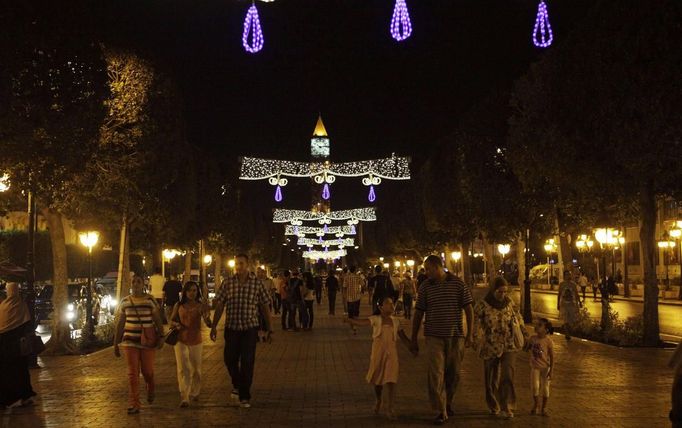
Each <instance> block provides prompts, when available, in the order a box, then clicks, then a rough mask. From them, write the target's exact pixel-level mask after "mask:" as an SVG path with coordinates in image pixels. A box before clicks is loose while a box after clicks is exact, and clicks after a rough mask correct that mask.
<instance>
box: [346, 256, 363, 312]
mask: <svg viewBox="0 0 682 428" xmlns="http://www.w3.org/2000/svg"><path fill="white" fill-rule="evenodd" d="M349 270H350V273H348V274H347V275H346V276H345V277H344V278H343V286H344V288H345V289H346V296H347V301H348V318H357V317H359V316H360V298H361V297H362V294H361V293H362V286H363V284H364V282H365V281H364V280H363V279H362V277H361V276H360V275H358V274H357V273H356V271H357V268H356V267H355V266H351V267H350V268H349Z"/></svg>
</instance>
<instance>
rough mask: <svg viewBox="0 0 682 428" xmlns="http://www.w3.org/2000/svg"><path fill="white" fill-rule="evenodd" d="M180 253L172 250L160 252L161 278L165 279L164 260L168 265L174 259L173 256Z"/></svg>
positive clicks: (167, 249)
mask: <svg viewBox="0 0 682 428" xmlns="http://www.w3.org/2000/svg"><path fill="white" fill-rule="evenodd" d="M179 254H180V251H178V250H174V249H169V248H166V249H165V250H163V251H162V252H161V258H162V260H161V276H163V277H164V278H165V277H166V260H168V263H170V261H171V260H173V259H174V258H175V256H177V255H179Z"/></svg>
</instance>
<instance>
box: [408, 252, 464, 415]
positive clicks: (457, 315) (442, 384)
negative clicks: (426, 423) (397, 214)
mask: <svg viewBox="0 0 682 428" xmlns="http://www.w3.org/2000/svg"><path fill="white" fill-rule="evenodd" d="M424 267H425V269H426V270H425V272H426V275H428V280H427V281H424V282H423V283H422V284H421V285H420V286H419V294H418V296H417V304H416V306H415V311H414V319H413V320H412V345H411V347H410V350H411V351H412V353H413V354H415V355H416V354H417V353H418V352H419V343H418V340H417V338H418V337H419V329H420V328H421V324H422V319H423V318H424V315H425V314H426V319H425V321H424V336H425V337H426V355H427V359H428V390H429V400H430V402H431V407H432V408H433V410H434V411H436V412H438V413H437V416H436V418H435V420H434V423H435V424H437V425H442V424H443V423H445V422H446V421H447V420H448V417H450V416H453V415H454V397H455V391H456V390H457V385H458V383H459V373H460V369H461V367H462V358H463V357H464V347H465V346H469V345H470V344H471V341H472V337H473V332H472V329H468V331H467V336H466V339H465V338H464V325H463V322H462V312H464V315H465V316H466V321H467V326H470V325H472V320H473V307H472V304H473V298H472V296H471V291H470V290H469V287H467V286H466V285H465V284H464V282H462V280H461V279H459V278H458V277H456V276H455V275H453V274H451V273H449V272H445V270H444V269H443V261H442V260H441V258H440V257H439V256H437V255H430V256H428V257H427V258H426V260H425V261H424Z"/></svg>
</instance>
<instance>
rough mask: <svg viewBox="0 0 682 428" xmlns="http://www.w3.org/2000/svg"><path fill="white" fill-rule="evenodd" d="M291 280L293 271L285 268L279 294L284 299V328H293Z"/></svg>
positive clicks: (286, 329) (285, 329)
mask: <svg viewBox="0 0 682 428" xmlns="http://www.w3.org/2000/svg"><path fill="white" fill-rule="evenodd" d="M290 280H291V272H290V271H288V270H285V271H284V273H282V282H281V283H280V289H279V295H280V297H281V299H282V330H284V331H288V330H292V329H293V328H294V327H295V326H296V325H295V324H294V325H293V326H292V325H291V324H290V322H291V298H290V296H289V281H290Z"/></svg>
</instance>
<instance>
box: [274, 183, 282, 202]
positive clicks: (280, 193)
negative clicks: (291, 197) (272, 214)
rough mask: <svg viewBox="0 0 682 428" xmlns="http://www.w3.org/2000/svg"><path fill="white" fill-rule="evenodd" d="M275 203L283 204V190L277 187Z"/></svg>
mask: <svg viewBox="0 0 682 428" xmlns="http://www.w3.org/2000/svg"><path fill="white" fill-rule="evenodd" d="M275 201H277V202H282V188H281V187H280V186H279V184H278V185H277V188H275Z"/></svg>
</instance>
